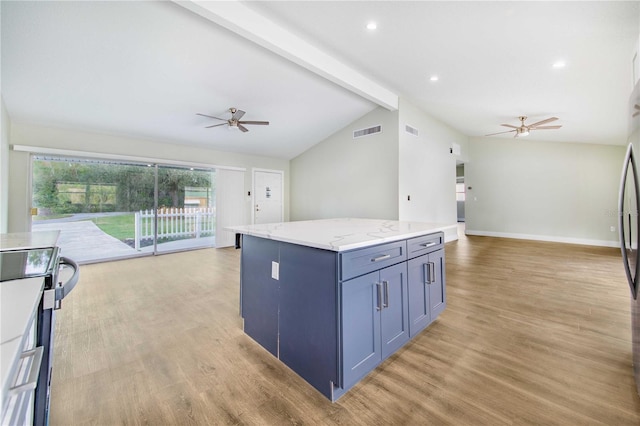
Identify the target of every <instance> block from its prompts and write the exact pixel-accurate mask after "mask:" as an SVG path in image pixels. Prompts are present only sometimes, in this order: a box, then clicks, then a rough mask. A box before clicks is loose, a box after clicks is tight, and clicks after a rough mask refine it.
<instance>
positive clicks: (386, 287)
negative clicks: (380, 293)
mask: <svg viewBox="0 0 640 426" xmlns="http://www.w3.org/2000/svg"><path fill="white" fill-rule="evenodd" d="M382 285H384V303H383V304H382V307H383V308H388V307H389V281H382Z"/></svg>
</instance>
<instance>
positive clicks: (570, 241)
mask: <svg viewBox="0 0 640 426" xmlns="http://www.w3.org/2000/svg"><path fill="white" fill-rule="evenodd" d="M465 234H466V235H478V236H481V237H499V238H513V239H517V240H534V241H549V242H553V243H567V244H580V245H585V246H599V247H620V243H618V241H608V240H591V239H586V238H570V237H556V236H551V235H530V234H513V233H509V232H489V231H474V230H472V229H466V230H465Z"/></svg>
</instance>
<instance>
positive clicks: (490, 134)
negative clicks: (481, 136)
mask: <svg viewBox="0 0 640 426" xmlns="http://www.w3.org/2000/svg"><path fill="white" fill-rule="evenodd" d="M511 132H515V130H507V131H506V132H498V133H489V134H488V135H485V136H493V135H501V134H503V133H511Z"/></svg>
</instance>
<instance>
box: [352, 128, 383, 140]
mask: <svg viewBox="0 0 640 426" xmlns="http://www.w3.org/2000/svg"><path fill="white" fill-rule="evenodd" d="M376 133H382V126H373V127H369V128H367V129H360V130H354V131H353V138H354V139H355V138H361V137H363V136H369V135H374V134H376Z"/></svg>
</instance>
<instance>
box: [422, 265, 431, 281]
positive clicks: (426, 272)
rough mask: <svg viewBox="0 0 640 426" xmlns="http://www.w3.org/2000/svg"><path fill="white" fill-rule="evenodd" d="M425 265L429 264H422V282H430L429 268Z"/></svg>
mask: <svg viewBox="0 0 640 426" xmlns="http://www.w3.org/2000/svg"><path fill="white" fill-rule="evenodd" d="M427 265H429V264H428V263H423V264H422V274H423V276H424V283H425V284H431V268H428V269H427Z"/></svg>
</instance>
